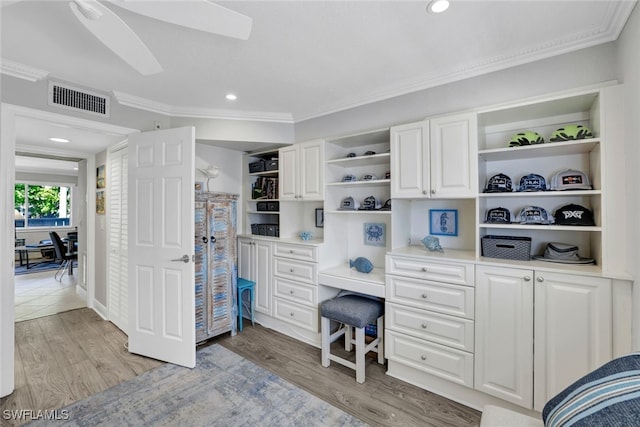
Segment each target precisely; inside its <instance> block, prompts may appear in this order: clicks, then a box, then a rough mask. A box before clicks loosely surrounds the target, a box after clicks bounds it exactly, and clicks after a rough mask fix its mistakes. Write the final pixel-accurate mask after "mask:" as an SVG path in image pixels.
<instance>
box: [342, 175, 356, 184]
mask: <svg viewBox="0 0 640 427" xmlns="http://www.w3.org/2000/svg"><path fill="white" fill-rule="evenodd" d="M355 181H356V176H355V175H353V174H348V175H345V176H343V177H342V182H355Z"/></svg>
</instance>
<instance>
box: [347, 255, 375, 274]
mask: <svg viewBox="0 0 640 427" xmlns="http://www.w3.org/2000/svg"><path fill="white" fill-rule="evenodd" d="M349 267H350V268H354V267H355V269H356V270H357V271H359V272H360V273H370V272H371V270H373V264H372V263H371V261H369V260H368V259H366V258H365V257H361V256H359V257H358V258H356V259H353V260H351V259H350V260H349Z"/></svg>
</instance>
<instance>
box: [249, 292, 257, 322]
mask: <svg viewBox="0 0 640 427" xmlns="http://www.w3.org/2000/svg"><path fill="white" fill-rule="evenodd" d="M249 297H250V298H251V301H249V304H250V305H251V326H255V325H256V324H255V316H254V315H253V313H254V310H255V308H254V305H255V302H254V301H255V300H254V293H253V287H251V288H250V289H249Z"/></svg>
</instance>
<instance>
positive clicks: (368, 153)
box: [364, 151, 376, 156]
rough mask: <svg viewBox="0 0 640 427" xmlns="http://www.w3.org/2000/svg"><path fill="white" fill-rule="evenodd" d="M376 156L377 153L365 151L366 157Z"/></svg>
mask: <svg viewBox="0 0 640 427" xmlns="http://www.w3.org/2000/svg"><path fill="white" fill-rule="evenodd" d="M374 154H376V152H375V151H365V153H364V155H365V156H373V155H374Z"/></svg>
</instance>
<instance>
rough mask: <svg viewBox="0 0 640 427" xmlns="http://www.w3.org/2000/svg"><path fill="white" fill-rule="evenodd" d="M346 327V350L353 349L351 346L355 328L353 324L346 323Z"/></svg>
mask: <svg viewBox="0 0 640 427" xmlns="http://www.w3.org/2000/svg"><path fill="white" fill-rule="evenodd" d="M344 326H345V328H347V329H346V331H345V333H344V350H345V351H349V352H350V351H351V346H352V345H353V343H352V341H353V330H352V327H351V325H344Z"/></svg>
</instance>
